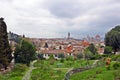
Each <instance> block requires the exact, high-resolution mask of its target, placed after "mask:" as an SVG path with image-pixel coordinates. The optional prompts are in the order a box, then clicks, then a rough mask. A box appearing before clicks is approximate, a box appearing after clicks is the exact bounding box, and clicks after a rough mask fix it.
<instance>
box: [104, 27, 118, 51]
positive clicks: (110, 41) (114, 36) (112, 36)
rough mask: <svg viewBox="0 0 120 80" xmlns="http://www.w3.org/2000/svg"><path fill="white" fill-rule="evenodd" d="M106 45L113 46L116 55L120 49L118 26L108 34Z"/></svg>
mask: <svg viewBox="0 0 120 80" xmlns="http://www.w3.org/2000/svg"><path fill="white" fill-rule="evenodd" d="M105 45H106V46H111V47H112V48H113V51H114V53H116V51H117V50H119V49H120V26H116V27H115V28H113V29H111V30H110V31H109V32H107V34H106V35H105Z"/></svg>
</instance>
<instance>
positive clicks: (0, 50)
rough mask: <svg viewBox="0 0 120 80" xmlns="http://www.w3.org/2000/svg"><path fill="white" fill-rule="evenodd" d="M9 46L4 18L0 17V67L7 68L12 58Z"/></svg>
mask: <svg viewBox="0 0 120 80" xmlns="http://www.w3.org/2000/svg"><path fill="white" fill-rule="evenodd" d="M11 52H12V51H11V48H10V46H9V42H8V36H7V26H6V23H5V22H4V18H0V67H1V68H5V69H7V66H8V65H9V63H10V62H11V60H12V55H11Z"/></svg>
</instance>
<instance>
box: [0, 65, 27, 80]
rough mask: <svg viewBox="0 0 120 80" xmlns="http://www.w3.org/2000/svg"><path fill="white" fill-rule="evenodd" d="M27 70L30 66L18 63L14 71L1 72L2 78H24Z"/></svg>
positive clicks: (0, 79)
mask: <svg viewBox="0 0 120 80" xmlns="http://www.w3.org/2000/svg"><path fill="white" fill-rule="evenodd" d="M27 70H28V67H27V66H26V65H24V64H16V65H15V68H14V69H13V70H12V71H10V72H8V73H6V74H0V80H22V77H23V76H24V74H25V72H26V71H27Z"/></svg>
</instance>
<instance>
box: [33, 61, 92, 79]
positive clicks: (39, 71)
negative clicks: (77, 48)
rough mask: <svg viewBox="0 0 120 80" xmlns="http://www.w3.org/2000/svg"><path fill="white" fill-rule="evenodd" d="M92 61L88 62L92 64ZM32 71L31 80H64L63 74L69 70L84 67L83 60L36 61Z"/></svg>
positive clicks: (84, 62)
mask: <svg viewBox="0 0 120 80" xmlns="http://www.w3.org/2000/svg"><path fill="white" fill-rule="evenodd" d="M93 62H94V61H89V63H90V64H92V63H93ZM34 66H35V67H36V69H34V70H33V71H32V74H31V80H64V76H65V73H66V72H67V71H68V70H69V69H71V68H79V67H83V66H86V61H85V60H73V61H70V60H68V61H66V60H65V61H64V62H63V63H62V62H60V61H56V60H42V61H39V60H38V61H37V62H36V63H35V64H34Z"/></svg>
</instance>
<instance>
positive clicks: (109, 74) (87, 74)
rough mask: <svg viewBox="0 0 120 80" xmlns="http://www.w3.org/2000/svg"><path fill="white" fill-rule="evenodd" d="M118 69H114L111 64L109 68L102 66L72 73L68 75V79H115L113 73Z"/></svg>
mask: <svg viewBox="0 0 120 80" xmlns="http://www.w3.org/2000/svg"><path fill="white" fill-rule="evenodd" d="M119 71H120V70H119V69H118V70H114V69H113V67H112V65H111V67H110V70H108V69H107V68H106V67H105V66H103V67H98V68H94V69H91V70H87V71H84V72H79V73H76V74H73V75H72V76H71V77H70V80H79V79H81V80H115V74H116V72H119Z"/></svg>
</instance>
